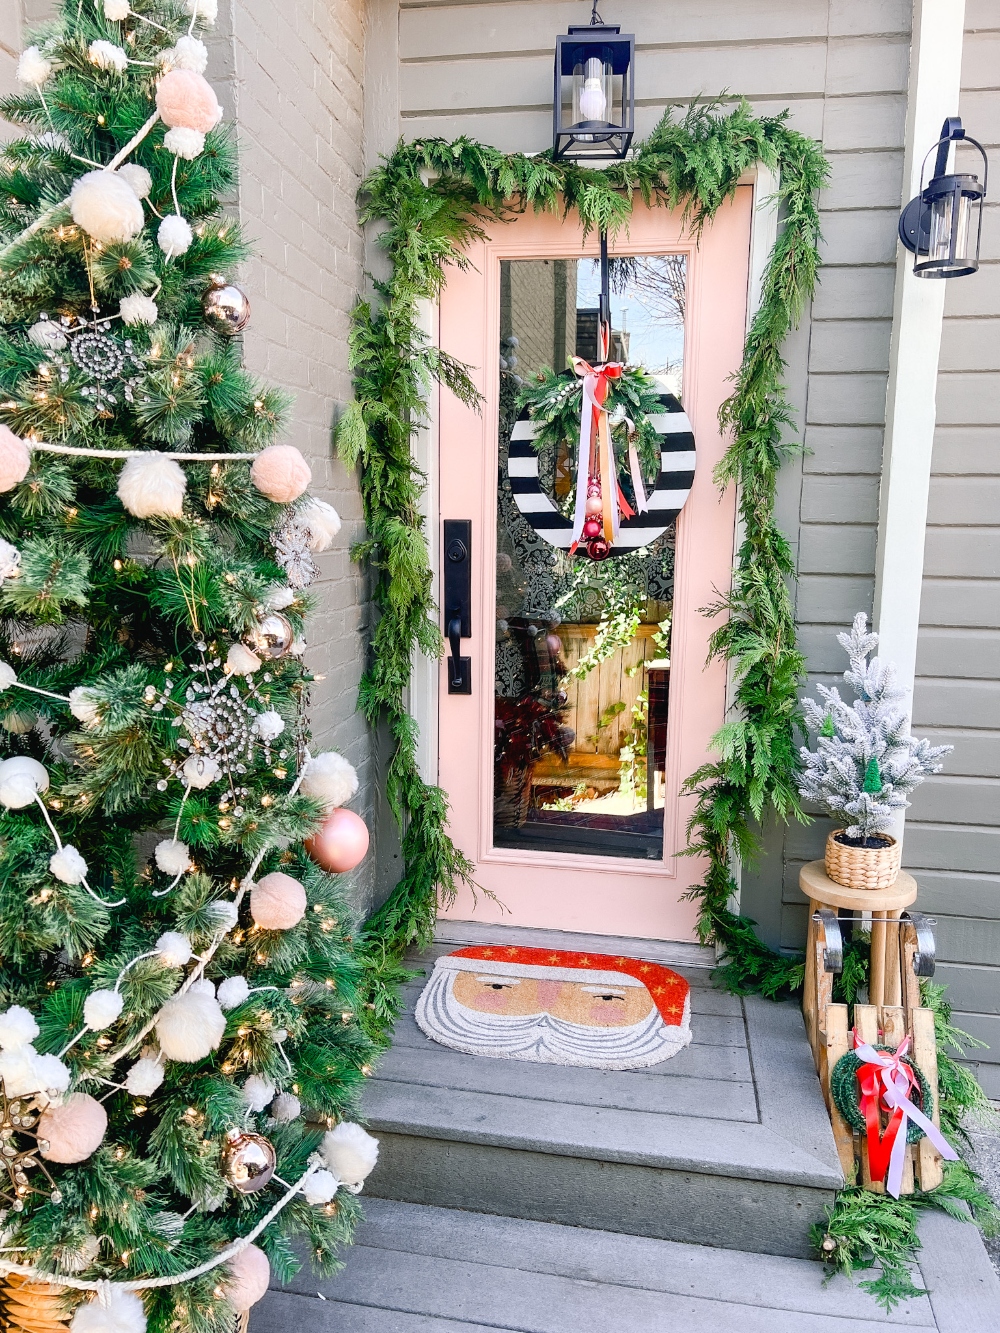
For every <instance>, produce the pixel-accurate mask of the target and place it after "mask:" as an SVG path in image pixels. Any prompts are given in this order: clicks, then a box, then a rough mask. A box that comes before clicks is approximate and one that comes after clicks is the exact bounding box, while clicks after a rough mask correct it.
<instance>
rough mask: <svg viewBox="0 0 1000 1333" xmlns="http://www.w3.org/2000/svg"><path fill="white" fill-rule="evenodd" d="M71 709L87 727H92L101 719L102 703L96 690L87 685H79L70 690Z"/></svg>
mask: <svg viewBox="0 0 1000 1333" xmlns="http://www.w3.org/2000/svg"><path fill="white" fill-rule="evenodd" d="M69 711H70V712H71V713H72V714H73V716H74V717H75V718H76V720H77V722H82V723H83V725H84V726H85V727H92V726H94V725H95V724H96V723H98V722H100V720H101V712H100V705H99V703H98V701H97V696H96V695H95V694H94V691H93V690H91V689H88V687H87V686H86V685H77V686H76V687H75V688H74V689H72V690H70V692H69Z"/></svg>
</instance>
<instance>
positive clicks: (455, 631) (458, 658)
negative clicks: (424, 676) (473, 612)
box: [448, 616, 462, 690]
mask: <svg viewBox="0 0 1000 1333" xmlns="http://www.w3.org/2000/svg"><path fill="white" fill-rule="evenodd" d="M448 642H449V644H450V645H451V657H450V658H449V660H448V665H449V668H450V670H449V672H448V677H449V679H448V684H449V686H450V688H451V689H452V690H454V689H455V688H456V687H458V686H460V685H461V684H462V618H461V616H455V617H453V618H452V619H451V620H449V621H448Z"/></svg>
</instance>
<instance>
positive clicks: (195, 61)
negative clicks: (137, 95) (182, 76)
mask: <svg viewBox="0 0 1000 1333" xmlns="http://www.w3.org/2000/svg"><path fill="white" fill-rule="evenodd" d="M164 57H165V58H166V63H168V64H169V65H170V68H171V69H191V70H194V72H195V74H204V73H205V70H206V68H207V67H208V47H207V46H206V45H205V43H204V42H203V41H200V40H199V39H198V38H197V37H190V36H184V37H178V38H177V41H176V42H175V43H174V45H173V46H172V47H171V48H170V49H169V50H168V51H164V52H162V54H161V56H160V59H161V60H163V59H164Z"/></svg>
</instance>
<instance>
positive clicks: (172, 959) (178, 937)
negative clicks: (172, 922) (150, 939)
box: [156, 930, 214, 994]
mask: <svg viewBox="0 0 1000 1333" xmlns="http://www.w3.org/2000/svg"><path fill="white" fill-rule="evenodd" d="M156 951H157V953H158V954H159V955H160V959H161V961H162V962H163V965H164V966H165V967H183V966H184V965H185V964H186V963H189V962H190V961H191V941H190V940H189V939H188V937H187V936H186V935H182V934H181V932H180V931H179V930H165V931H164V932H163V934H162V935H161V936H160V938H159V939H158V940H157V941H156ZM213 994H214V991H213Z"/></svg>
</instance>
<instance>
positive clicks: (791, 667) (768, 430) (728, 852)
mask: <svg viewBox="0 0 1000 1333" xmlns="http://www.w3.org/2000/svg"><path fill="white" fill-rule="evenodd" d="M758 163H759V164H763V165H765V166H767V167H769V168H771V169H772V170H775V171H777V173H778V177H779V184H778V191H777V194H778V202H779V205H780V207H781V210H782V214H783V226H782V228H781V231H780V233H779V236H778V240H777V242H776V244H775V246H774V249H773V251H772V253H771V256H770V258H769V260H768V264H767V268H766V271H765V274H764V280H763V284H762V294H761V304H760V308H759V309H758V311H757V313H756V315H755V317H754V319H753V322H752V324H751V327H750V331H749V333H748V336H747V341H746V346H745V350H744V358H743V364H742V366H741V367H740V370H739V372H738V374H737V376H736V381H735V387H734V390H733V393H732V395H731V397H730V398H729V399H728V400H727V402H726V403H725V404H724V405H723V408H722V411H721V423H722V426H723V428H724V429H725V430H726V431H727V432H728V433H729V435H730V444H729V447H728V449H727V451H726V454H725V457H724V458H723V460H722V463H721V464H720V466H719V469H718V472H717V480H718V483H719V485H720V486H727V485H730V484H735V485H736V486H737V487H738V493H739V507H740V523H741V530H742V532H743V534H744V536H743V544H742V546H741V548H740V551H739V555H738V558H737V563H736V569H735V572H734V576H733V584H732V588H731V590H730V592H729V593H728V595H727V596H726V597H725V598H722V599H720V601H719V602H718V604H717V605H716V606H714V607H711V608H708V610H709V613H710V614H712V615H718V614H723V613H725V614H726V622H725V624H723V625H722V626H720V628H719V629H718V630H717V631H716V632H715V634H714V636H713V638H712V652H713V654H714V655H716V656H717V657H720V658H721V659H723V660H725V661H727V662H730V663H732V665H733V669H734V673H735V678H736V681H737V689H736V700H735V703H736V708H735V709H734V720H733V721H731V722H729V723H727V725H726V726H725V727H724V728H723V730H722V731H721V732H720V733H719V736H718V737H717V738H716V748H717V750H718V753H719V758H718V759H717V760H716V761H714V762H713V763H710V764H707V765H705V766H704V767H702V768H701V769H699V770H698V772H697V773H695V774H693V775H692V777H691V778H690V779H689V781H688V786H687V790H689V791H691V792H694V793H695V794H696V795H697V804H696V807H695V812H694V815H693V816H692V819H691V822H690V825H689V836H690V839H691V848H690V850H691V852H692V853H693V854H695V855H702V856H705V857H706V858H707V860H708V871H707V874H706V877H705V880H704V882H703V883H702V884H701V885H699V886H697V887H696V888H694V889H692V890H691V896H692V897H694V898H696V899H697V900H698V903H699V909H700V910H699V918H698V930H699V934H700V936H701V938H702V940H703V941H705V942H712V943H715V944H717V945H718V946H720V947H721V948H722V950H724V952H725V954H726V958H727V967H726V977H727V980H728V983H729V984H730V986H732V987H733V988H734V989H738V990H750V989H757V990H761V991H763V992H764V993H765V994H770V995H776V994H779V993H782V992H784V991H787V990H790V989H796V988H797V987H798V986H799V985H800V984H801V976H802V966H801V963H799V962H798V961H797V960H795V959H789V958H786V957H784V956H783V955H780V954H778V953H775V952H774V951H773V950H771V949H769V948H768V947H767V946H766V945H765V944H763V943H762V942H761V941H760V940H759V939H758V937H757V935H756V933H755V932H754V929H753V923H752V922H750V921H749V920H748V919H747V918H745V917H742V916H738V915H737V914H735V913H734V912H732V911H731V910H730V907H729V903H730V900H731V899H732V897H733V896H734V894H735V891H736V885H735V882H734V879H733V875H732V870H731V858H732V857H734V856H736V857H739V858H740V859H743V860H746V859H748V858H750V857H751V856H752V855H753V854H754V853H755V852H756V851H757V849H758V845H759V839H758V833H757V829H758V826H759V824H760V821H761V820H762V819H764V818H765V816H766V815H768V814H773V815H775V816H777V817H778V818H779V819H787V818H789V817H795V818H802V817H803V816H802V813H801V807H800V804H799V797H798V792H797V790H796V776H797V773H798V764H799V758H798V754H797V750H796V744H795V728H796V725H797V724H798V720H799V709H798V703H797V699H796V688H797V685H798V682H799V679H800V677H801V674H802V671H803V668H804V660H803V658H802V655H801V654H800V652H799V651H798V649H797V647H796V640H795V622H794V615H793V611H792V605H791V602H790V599H789V595H788V589H787V580H788V579H789V578H791V577H792V576H793V575H794V560H793V556H792V551H791V547H790V545H789V543H788V540H787V538H786V537H785V536H784V535H783V534H782V533H781V532H780V531H779V530H778V528H777V526H776V524H775V521H774V493H775V484H776V480H777V475H778V471H779V469H780V467H781V465H782V463H783V462H784V461H785V459H786V458H787V457H788V456H789V455H790V454H791V453H793V452H794V451H795V449H796V448H797V447H798V446H797V445H796V444H795V443H793V442H790V441H788V440H786V439H784V438H783V436H784V434H785V432H786V431H787V430H788V428H789V427H790V425H791V409H790V407H789V404H788V401H787V397H786V394H785V389H784V386H783V383H782V375H783V372H784V361H783V360H782V355H781V348H782V345H783V343H784V340H785V338H786V336H787V335H788V333H789V332H790V331H791V329H792V328H793V327H794V326H795V324H796V322H797V320H798V318H799V316H800V314H801V312H802V310H803V308H804V306H805V304H806V302H807V301H808V300H809V298H810V296H811V294H812V291H813V287H814V284H815V281H816V273H817V269H818V267H819V252H818V249H817V245H818V241H819V213H818V209H817V203H816V195H817V192H818V191H819V189H820V188H821V186H822V185H823V183H824V181H825V180H826V176H827V171H828V167H827V163H826V160H825V158H824V155H823V152H822V149H821V148H820V146H819V145H818V144H817V143H816V142H815V141H814V140H812V139H809V138H807V137H806V136H804V135H802V134H799V133H797V132H796V131H795V130H793V129H791V128H789V126H788V124H787V115H784V114H783V115H781V116H762V117H757V116H754V114H753V112H752V110H751V108H750V106H749V104H748V103H746V102H740V103H739V104H738V105H736V106H735V107H733V108H732V109H731V110H728V111H722V110H721V109H720V108H719V107H718V106H715V105H709V106H706V105H695V106H692V107H691V108H690V109H689V110H688V112H687V113H686V115H685V116H684V117H683V118H682V119H680V120H674V119H673V118H672V115H671V113H669V112H668V113H667V114H666V115H665V116H664V118H663V120H661V122H660V123H659V125H658V126H657V127H656V129H655V130H654V131H653V133H652V134H651V135H650V137H649V138H648V139H647V140H646V141H645V142H643V143H641V144H639V145H638V146H637V148H636V150H635V152H634V154H633V156H632V157H631V158H630V159H629V160H628V161H626V162H620V163H616V164H614V165H612V166H610V167H609V168H607V169H606V170H600V171H599V170H594V169H591V168H587V167H583V166H581V165H579V164H577V163H575V162H567V161H558V162H556V161H553V160H552V159H551V157H550V156H549V155H548V154H544V153H543V154H539V155H538V156H535V157H527V156H525V155H523V154H517V153H515V154H510V155H508V154H505V153H502V152H500V151H499V150H498V149H495V148H490V147H488V146H486V145H484V144H479V143H475V142H474V141H472V140H470V139H467V138H460V139H457V140H455V141H454V142H452V143H448V142H446V141H445V140H443V139H419V140H417V141H415V142H414V143H409V144H404V143H400V144H399V146H398V147H397V148H396V150H395V151H394V152H393V153H392V154H391V155H390V156H389V157H388V158H386V159H384V160H383V162H382V163H381V165H380V166H379V167H378V168H377V169H376V170H375V171H373V172H372V173H371V175H370V176H369V177H368V178H367V180H366V181H365V182H364V184H363V186H362V190H361V198H362V208H361V219H362V222H365V223H369V222H379V223H381V224H382V225H383V227H384V230H383V231H382V232H381V233H380V236H379V243H380V244H381V245H382V246H383V247H384V249H385V250H386V252H387V254H388V255H389V257H390V259H391V260H392V274H391V276H390V277H389V278H388V279H387V280H385V281H384V282H379V283H377V284H376V294H377V298H378V299H377V301H375V302H369V301H362V302H361V303H360V304H359V305H358V306H357V307H356V309H355V311H354V316H353V329H352V334H351V355H352V366H353V370H354V391H355V401H354V402H353V403H352V404H351V405H350V407H349V408H348V409H347V411H346V413H345V415H344V417H343V419H342V421H341V423H340V428H339V431H338V443H339V448H340V453H341V457H342V458H343V460H344V463H345V464H346V466H348V467H350V468H353V467H355V466H357V467H358V468H359V477H360V485H361V493H362V498H363V502H364V511H365V521H366V524H367V529H368V534H369V535H368V540H367V541H365V542H364V543H363V544H362V545H361V546H360V547H359V548H358V550H357V554H358V555H359V556H363V557H365V558H366V559H368V561H369V563H370V567H371V570H372V574H373V579H374V594H373V595H374V600H375V602H376V605H377V606H378V609H379V621H378V624H377V625H376V628H375V633H374V636H373V641H372V648H371V658H370V663H369V667H368V670H367V671H366V673H365V675H364V678H363V681H362V684H361V690H360V706H361V708H362V710H363V712H364V714H365V716H366V718H367V719H368V721H369V722H370V723H371V724H372V725H373V726H374V725H376V724H378V723H380V722H384V723H385V724H386V725H387V727H388V730H389V734H390V736H391V737H392V742H393V746H394V754H393V757H392V759H391V762H390V764H389V771H388V777H387V795H388V799H389V803H390V806H391V808H392V809H393V812H394V813H395V815H396V818H397V819H398V820H399V822H400V825H401V826H402V828H403V829H404V837H403V857H404V871H403V877H402V879H401V880H400V882H399V884H398V885H397V886H396V888H395V890H394V891H393V892H392V894H391V895H390V897H389V899H388V900H387V902H386V903H385V904H384V905H383V907H382V908H380V909H379V911H378V912H377V913H376V914H375V915H374V916H373V917H372V919H371V920H370V921H369V922H368V926H367V931H368V938H369V941H370V943H369V958H370V961H371V964H372V966H371V969H370V971H369V987H370V995H369V1001H368V1003H369V1006H370V1008H369V1010H368V1013H369V1014H370V1015H372V1016H373V1021H374V1020H377V1021H374V1025H375V1026H380V1025H381V1024H382V1023H384V1021H385V1020H386V1019H389V1018H391V1016H392V1015H393V1013H394V1012H395V1001H394V999H393V993H392V984H393V982H392V979H393V978H396V979H398V975H399V970H400V966H399V960H400V958H401V956H402V953H403V951H404V949H405V947H406V946H407V944H409V943H410V942H426V941H428V940H429V939H430V937H431V934H432V931H433V926H434V920H435V916H436V912H437V903H438V898H439V895H440V897H441V898H443V899H444V900H445V901H448V900H449V899H450V898H451V897H453V895H454V893H455V891H456V888H457V885H458V883H459V882H460V881H461V880H465V881H467V882H471V874H472V867H471V865H470V863H469V862H468V860H467V859H466V857H465V856H464V855H463V854H462V853H461V852H460V851H459V850H458V849H457V848H455V847H454V845H453V844H452V842H451V840H450V839H449V838H448V836H447V833H446V831H445V824H446V818H447V801H446V798H445V795H444V793H443V792H442V791H441V790H440V789H439V788H437V787H434V786H430V785H428V784H427V783H425V782H424V781H423V780H422V778H421V777H420V774H419V771H418V768H417V761H416V726H415V724H414V722H413V720H412V719H411V718H410V716H409V715H408V713H407V709H406V700H405V691H406V687H407V685H408V683H409V680H410V674H411V663H412V656H413V653H414V651H415V650H417V649H419V650H420V651H422V652H425V653H430V654H435V653H437V652H439V651H440V631H439V629H438V627H437V624H436V618H435V608H434V605H433V600H432V596H431V575H430V566H429V561H428V556H427V536H426V533H425V531H424V525H423V518H422V516H421V514H420V507H419V506H420V495H421V492H422V490H423V484H424V483H423V478H422V476H421V474H420V472H419V470H418V468H417V467H416V464H415V463H414V461H413V456H412V452H411V447H410V446H411V439H412V435H413V433H414V431H416V430H417V429H418V427H419V426H420V424H421V422H422V421H423V420H424V418H425V414H426V393H427V389H428V387H429V385H430V382H431V381H432V380H434V379H438V380H440V381H441V382H443V383H444V384H445V385H446V386H447V387H449V388H451V389H452V390H453V391H454V392H456V393H457V394H458V395H459V397H460V398H461V399H462V400H463V401H465V402H470V403H471V402H476V401H477V400H478V395H477V393H476V390H475V388H474V386H473V385H472V383H471V381H470V379H469V377H468V375H467V373H466V370H465V368H464V367H463V366H461V365H460V364H458V363H457V362H455V361H454V360H452V359H451V358H448V357H446V356H445V355H444V354H443V353H441V352H440V351H438V350H437V349H436V348H433V347H431V346H430V345H429V343H428V340H427V338H426V336H425V334H424V333H423V331H422V330H421V328H420V325H419V322H418V309H417V308H418V302H420V301H421V300H427V299H433V298H435V297H436V296H437V295H438V294H439V293H440V291H441V288H442V286H443V284H444V281H445V270H446V268H447V266H448V265H449V264H454V265H456V266H459V267H461V266H462V265H464V264H466V263H467V262H468V260H467V259H466V257H465V249H466V247H467V245H468V244H469V243H470V242H471V241H473V240H475V239H477V238H479V237H481V236H483V235H484V228H485V226H486V224H487V223H489V222H494V221H498V220H503V219H505V218H509V217H512V216H514V215H516V214H517V213H520V212H524V211H526V210H527V209H529V208H530V209H534V210H535V211H536V212H546V211H549V212H562V213H564V214H568V213H570V212H575V213H576V214H577V215H578V217H579V218H580V221H581V223H582V225H583V228H584V231H585V232H586V233H589V232H591V231H593V230H599V229H602V228H603V229H605V230H606V231H607V232H608V233H609V236H610V237H611V238H613V237H614V236H615V235H616V234H617V233H618V232H620V231H621V230H622V229H623V228H624V227H625V226H627V223H628V219H629V216H630V213H631V210H632V201H633V198H634V197H635V195H636V194H638V195H639V196H640V197H641V198H642V200H643V201H644V202H645V203H646V204H649V205H663V206H665V207H668V208H678V207H679V208H681V209H682V210H683V214H684V218H685V220H686V222H687V224H688V225H689V227H690V228H691V230H692V231H693V233H694V234H695V235H697V234H698V232H699V231H700V229H701V228H702V227H703V226H704V224H705V223H706V222H709V221H711V219H712V218H713V217H714V216H715V214H716V213H717V212H718V210H719V209H720V208H721V207H722V205H723V204H724V203H725V202H726V200H728V199H730V198H732V196H733V194H734V192H735V190H736V186H737V184H738V182H739V179H740V177H741V175H742V174H743V172H744V171H746V170H748V169H749V168H751V167H754V166H756V165H757V164H758Z"/></svg>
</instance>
